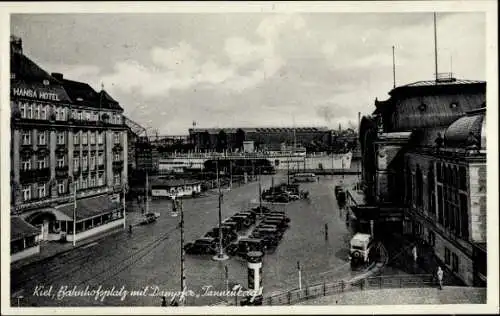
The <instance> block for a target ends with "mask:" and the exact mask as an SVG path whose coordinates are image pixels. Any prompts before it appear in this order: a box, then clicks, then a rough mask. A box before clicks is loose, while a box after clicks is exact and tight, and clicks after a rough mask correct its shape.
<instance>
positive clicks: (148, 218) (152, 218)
mask: <svg viewBox="0 0 500 316" xmlns="http://www.w3.org/2000/svg"><path fill="white" fill-rule="evenodd" d="M158 217H160V213H153V212H149V213H146V214H144V215H143V218H142V220H141V221H140V222H139V224H140V225H146V224H150V223H153V222H156V220H157V219H158Z"/></svg>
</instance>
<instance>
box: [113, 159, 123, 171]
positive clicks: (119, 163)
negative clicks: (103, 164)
mask: <svg viewBox="0 0 500 316" xmlns="http://www.w3.org/2000/svg"><path fill="white" fill-rule="evenodd" d="M121 170H123V161H113V171H121Z"/></svg>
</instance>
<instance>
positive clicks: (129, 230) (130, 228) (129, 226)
mask: <svg viewBox="0 0 500 316" xmlns="http://www.w3.org/2000/svg"><path fill="white" fill-rule="evenodd" d="M128 233H129V234H132V225H128Z"/></svg>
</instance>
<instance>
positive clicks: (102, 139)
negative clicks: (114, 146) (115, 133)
mask: <svg viewBox="0 0 500 316" xmlns="http://www.w3.org/2000/svg"><path fill="white" fill-rule="evenodd" d="M98 142H99V144H104V133H99V136H98Z"/></svg>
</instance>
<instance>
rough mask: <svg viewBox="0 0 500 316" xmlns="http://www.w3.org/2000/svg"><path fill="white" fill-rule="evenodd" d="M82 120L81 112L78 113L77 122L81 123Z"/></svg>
mask: <svg viewBox="0 0 500 316" xmlns="http://www.w3.org/2000/svg"><path fill="white" fill-rule="evenodd" d="M82 119H83V113H82V111H78V120H79V121H81V120H82Z"/></svg>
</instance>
